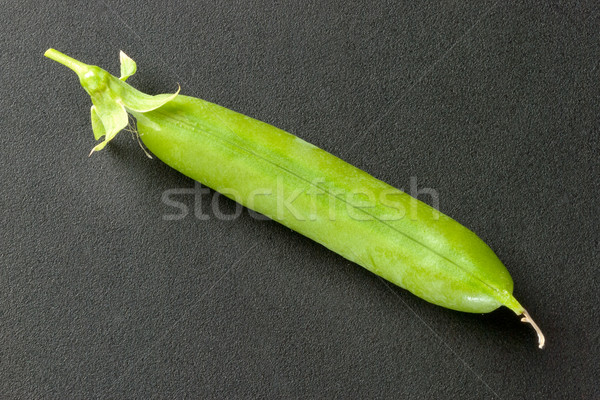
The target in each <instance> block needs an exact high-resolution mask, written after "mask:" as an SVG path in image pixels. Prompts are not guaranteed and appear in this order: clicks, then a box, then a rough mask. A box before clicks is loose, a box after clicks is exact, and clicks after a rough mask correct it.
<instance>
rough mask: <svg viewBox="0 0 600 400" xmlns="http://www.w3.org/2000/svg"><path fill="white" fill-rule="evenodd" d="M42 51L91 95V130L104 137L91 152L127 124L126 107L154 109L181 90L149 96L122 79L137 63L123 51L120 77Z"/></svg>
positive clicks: (144, 109) (138, 111) (128, 108)
mask: <svg viewBox="0 0 600 400" xmlns="http://www.w3.org/2000/svg"><path fill="white" fill-rule="evenodd" d="M44 55H45V56H47V57H49V58H51V59H53V60H55V61H57V62H59V63H61V64H63V65H65V66H67V67H69V68H71V69H72V70H73V71H74V72H75V73H76V74H77V75H78V76H79V80H80V82H81V85H82V86H83V88H84V89H85V90H86V92H88V94H89V95H90V97H91V98H92V104H93V106H92V108H91V111H90V114H91V120H92V130H93V131H94V137H95V138H96V140H99V139H101V138H102V137H104V140H103V141H102V142H101V143H99V144H97V145H96V146H95V147H94V148H93V149H92V151H91V152H90V154H92V153H93V152H94V151H97V150H101V149H103V148H104V147H105V146H106V144H107V143H108V142H109V141H111V140H112V139H113V138H114V137H115V136H116V135H117V133H119V132H120V131H121V130H122V129H123V128H125V127H126V126H127V125H128V122H129V117H128V116H127V112H128V111H129V112H136V113H145V112H149V111H152V110H155V109H157V108H159V107H161V106H162V105H164V104H165V103H167V102H169V101H171V100H173V99H174V98H175V97H176V96H177V95H178V94H179V91H180V90H181V88H178V89H177V92H175V93H172V94H159V95H156V96H150V95H148V94H145V93H142V92H140V91H139V90H137V89H135V88H133V87H131V86H130V85H129V84H127V83H125V80H126V79H127V78H128V77H130V76H131V75H133V74H134V73H135V72H136V70H137V66H136V63H135V61H133V60H132V59H131V58H130V57H129V56H127V55H126V54H125V53H124V52H123V51H121V53H120V60H121V77H120V78H116V77H114V76H113V75H111V74H109V73H108V72H106V71H104V70H103V69H101V68H99V67H96V66H94V65H88V64H84V63H82V62H80V61H77V60H75V59H73V58H71V57H69V56H67V55H65V54H62V53H61V52H59V51H57V50H54V49H48V50H47V51H46V53H44Z"/></svg>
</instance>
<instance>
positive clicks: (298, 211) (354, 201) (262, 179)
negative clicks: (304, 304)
mask: <svg viewBox="0 0 600 400" xmlns="http://www.w3.org/2000/svg"><path fill="white" fill-rule="evenodd" d="M45 55H46V56H47V57H49V58H51V59H53V60H55V61H58V62H59V63H61V64H63V65H65V66H67V67H69V68H71V69H72V70H73V71H75V72H76V73H77V75H78V76H79V79H80V81H81V85H82V86H83V87H84V89H85V90H86V91H87V92H88V93H89V95H90V96H91V98H92V103H93V106H92V110H91V118H92V128H93V130H94V135H95V137H96V139H101V138H104V139H103V141H102V142H101V143H100V144H98V145H97V146H96V147H94V148H93V149H92V152H93V151H96V150H100V149H102V148H103V147H104V146H105V145H106V144H107V143H108V142H109V141H110V140H111V139H112V138H114V136H115V135H116V134H117V133H118V132H119V131H120V130H122V129H123V128H124V127H125V126H127V123H128V117H127V112H129V113H130V114H132V115H133V116H134V117H135V119H136V120H137V130H138V133H139V137H140V139H141V140H142V142H143V143H144V144H145V145H146V147H147V148H148V149H149V150H150V151H151V152H152V153H153V154H154V155H156V156H157V157H158V158H159V159H161V160H162V161H163V162H165V163H166V164H168V165H170V166H171V167H173V168H175V169H177V170H178V171H180V172H182V173H183V174H185V175H187V176H189V177H191V178H193V179H195V180H197V181H199V182H202V183H203V184H205V185H207V186H209V187H211V188H213V189H214V190H216V191H218V192H221V193H223V194H224V195H226V196H228V197H230V198H232V199H233V200H235V201H237V202H239V203H241V204H242V205H244V206H246V207H248V208H250V209H252V210H255V211H257V212H259V213H262V214H264V215H266V216H268V217H269V218H271V219H273V220H275V221H278V222H280V223H281V224H283V225H285V226H287V227H289V228H291V229H293V230H295V231H297V232H299V233H301V234H303V235H305V236H307V237H309V238H311V239H313V240H315V241H316V242H318V243H321V244H322V245H324V246H326V247H327V248H329V249H331V250H333V251H335V252H336V253H338V254H340V255H342V256H343V257H345V258H347V259H348V260H351V261H353V262H355V263H357V264H359V265H361V266H363V267H364V268H366V269H368V270H369V271H372V272H373V273H375V274H377V275H379V276H381V277H383V278H385V279H386V280H388V281H390V282H392V283H394V284H396V285H398V286H400V287H402V288H405V289H407V290H409V291H411V292H412V293H414V294H415V295H417V296H419V297H421V298H423V299H425V300H427V301H429V302H431V303H433V304H437V305H440V306H443V307H447V308H450V309H453V310H458V311H464V312H471V313H487V312H490V311H493V310H495V309H497V308H498V307H500V306H502V305H504V306H506V307H508V308H510V309H511V310H513V311H514V312H515V313H516V314H517V315H523V318H522V320H523V321H524V322H529V323H531V324H532V325H533V327H534V328H535V330H536V332H537V333H538V337H539V347H540V348H542V347H543V346H544V336H543V334H542V332H541V331H540V329H539V328H538V326H537V325H536V324H535V322H533V320H532V319H531V318H530V316H529V314H528V313H527V311H526V310H525V309H524V308H523V307H522V306H521V305H520V304H519V302H518V301H517V300H516V299H515V298H514V297H513V295H512V291H513V281H512V279H511V277H510V275H509V273H508V271H507V270H506V268H505V267H504V265H503V264H502V262H501V261H500V260H499V259H498V257H497V256H496V255H495V254H494V252H493V251H492V250H491V249H490V248H489V247H488V246H487V245H486V244H485V243H484V242H483V241H482V240H481V239H479V238H478V237H477V236H476V235H475V234H474V233H473V232H471V231H470V230H469V229H467V228H465V227H464V226H462V225H461V224H459V223H458V222H456V221H454V220H453V219H452V218H450V217H448V216H446V215H444V214H442V213H440V212H439V211H437V210H435V209H434V208H432V207H430V206H428V205H426V204H425V203H422V202H420V201H418V200H417V199H415V198H413V197H411V196H409V195H407V194H406V193H404V192H402V191H400V190H398V189H395V188H394V187H392V186H390V185H388V184H386V183H384V182H382V181H379V180H377V179H375V178H373V177H372V176H370V175H368V174H367V173H366V172H364V171H362V170H360V169H358V168H356V167H354V166H352V165H350V164H348V163H346V162H344V161H342V160H340V159H339V158H337V157H335V156H333V155H331V154H330V153H327V152H326V151H324V150H322V149H320V148H318V147H316V146H314V145H312V144H310V143H307V142H305V141H304V140H302V139H300V138H298V137H296V136H294V135H291V134H289V133H287V132H284V131H282V130H281V129H278V128H275V127H273V126H271V125H269V124H266V123H264V122H261V121H258V120H255V119H253V118H250V117H247V116H245V115H242V114H239V113H237V112H234V111H231V110H229V109H226V108H224V107H221V106H218V105H216V104H213V103H209V102H207V101H204V100H200V99H197V98H194V97H188V96H183V95H178V93H179V90H178V91H177V93H174V94H162V95H158V96H149V95H147V94H144V93H142V92H140V91H138V90H136V89H134V88H133V87H131V86H130V85H128V84H127V83H125V80H126V79H127V77H129V76H131V75H132V74H133V73H135V71H136V65H135V62H134V61H133V60H131V59H130V58H129V57H127V56H126V55H125V54H124V53H123V52H121V77H120V78H116V77H114V76H112V75H110V74H109V73H108V72H106V71H104V70H102V69H100V68H99V67H96V66H91V65H87V64H84V63H81V62H79V61H77V60H74V59H72V58H70V57H68V56H66V55H64V54H62V53H60V52H58V51H56V50H54V49H49V50H48V51H47V52H46V53H45Z"/></svg>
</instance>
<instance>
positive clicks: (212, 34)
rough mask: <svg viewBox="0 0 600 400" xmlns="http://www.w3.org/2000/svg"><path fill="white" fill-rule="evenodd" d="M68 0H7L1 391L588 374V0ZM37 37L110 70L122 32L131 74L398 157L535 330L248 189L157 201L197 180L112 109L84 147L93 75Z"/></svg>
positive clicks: (592, 105) (468, 393)
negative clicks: (268, 206)
mask: <svg viewBox="0 0 600 400" xmlns="http://www.w3.org/2000/svg"><path fill="white" fill-rule="evenodd" d="M69 3H70V2H65V3H63V2H56V1H23V0H19V1H14V0H13V1H8V2H7V1H4V2H3V4H2V7H0V22H1V26H2V31H3V32H2V34H1V35H0V40H1V42H0V43H1V54H0V60H1V63H0V65H1V67H2V73H1V75H0V80H1V81H0V83H1V85H0V96H1V98H0V101H1V104H0V116H1V120H0V135H1V136H0V137H1V150H0V151H1V152H2V154H1V165H0V167H1V168H0V171H1V172H0V173H1V175H2V190H1V197H0V199H1V202H2V207H1V211H2V230H1V232H2V247H1V268H0V318H1V320H0V397H1V398H7V399H12V398H15V399H19V398H22V399H25V398H57V399H58V398H148V397H156V398H183V397H188V398H252V397H263V398H264V397H270V398H282V397H283V398H349V397H350V398H389V399H392V398H414V399H441V398H444V399H445V398H464V399H497V398H500V399H513V398H515V399H518V398H530V399H549V398H553V399H565V398H585V399H591V398H594V397H596V396H597V395H598V376H599V375H600V371H599V367H598V359H599V357H600V354H599V351H598V346H599V337H598V327H599V325H600V324H599V312H598V301H599V300H600V299H599V282H598V272H597V271H598V266H599V265H600V263H599V262H600V258H599V257H598V254H599V239H598V233H599V229H598V216H597V214H598V211H599V210H598V194H599V193H600V188H599V185H598V173H599V171H598V156H599V153H600V152H599V140H598V139H599V125H600V117H599V115H600V113H599V111H600V107H599V96H598V95H599V94H600V93H599V92H600V90H599V84H598V83H599V77H600V67H599V62H600V10H599V8H600V7H599V6H598V3H597V1H587V2H585V1H582V2H577V1H574V2H558V1H557V2H543V3H546V4H542V2H537V1H536V2H533V1H532V2H529V3H528V2H503V1H496V2H494V1H481V2H470V3H469V4H467V3H466V2H446V1H417V2H412V1H410V2H409V1H407V2H402V3H398V2H392V1H387V2H371V1H362V2H352V4H347V2H346V1H337V2H318V1H309V2H298V1H280V2H277V3H275V4H271V3H270V2H263V1H242V2H223V1H220V2H195V1H186V2H175V3H176V4H169V2H166V1H137V2H124V1H110V0H106V1H99V2H87V3H86V2H72V4H69ZM563 3H564V4H563ZM567 3H569V5H566V4H567ZM48 47H55V48H56V49H58V50H61V51H63V52H65V53H67V54H69V55H71V56H73V57H75V58H78V59H81V60H82V61H84V62H88V63H91V64H97V65H100V66H102V67H104V68H106V69H107V70H109V71H112V72H113V73H115V74H116V73H118V52H119V50H120V49H122V50H124V51H125V52H126V53H128V54H129V55H130V56H131V57H132V58H133V59H134V60H136V61H137V62H138V73H137V75H135V76H134V77H133V78H131V79H130V82H131V83H132V84H133V85H134V86H136V87H137V88H139V89H141V90H143V91H145V92H147V93H152V94H155V93H161V92H170V91H173V90H174V89H175V88H176V87H177V83H179V84H181V86H182V93H184V94H187V95H192V96H196V97H201V98H204V99H206V100H209V101H213V102H216V103H218V104H221V105H224V106H226V107H229V108H232V109H234V110H237V111H240V112H242V113H245V114H247V115H250V116H253V117H255V118H258V119H261V120H263V121H266V122H269V123H271V124H273V125H275V126H278V127H280V128H283V129H285V130H287V131H289V132H292V133H294V134H296V135H298V136H300V137H302V138H304V139H305V140H307V141H310V142H312V143H314V144H316V145H318V146H320V147H322V148H324V149H326V150H328V151H330V152H332V153H334V154H336V155H338V156H340V157H341V158H343V159H345V160H347V161H349V162H351V163H352V164H354V165H356V166H358V167H360V168H362V169H364V170H366V171H368V172H369V173H371V174H373V175H374V176H376V177H377V178H380V179H382V180H384V181H387V182H389V183H390V184H392V185H394V186H397V187H400V188H408V186H409V183H410V177H417V179H418V184H419V187H421V188H424V187H429V188H434V189H435V190H437V192H438V193H439V196H440V206H441V210H442V211H443V212H445V213H446V214H449V215H450V216H452V217H454V218H455V219H457V220H458V221H460V222H462V223H463V224H465V225H466V226H468V227H470V228H471V229H473V230H474V231H475V232H477V233H478V234H479V235H480V236H481V237H482V238H483V239H484V240H485V241H486V242H487V243H488V244H490V246H491V247H492V248H493V249H495V251H496V252H497V254H498V255H499V256H500V258H501V259H502V260H503V261H504V262H505V264H506V265H507V267H508V269H509V270H510V272H511V274H512V276H513V278H514V281H515V294H516V297H517V298H518V299H519V300H520V301H521V303H522V304H524V305H525V307H526V308H527V309H528V310H529V311H530V313H531V314H532V316H533V317H534V319H535V320H536V321H537V322H538V323H539V325H540V326H541V327H542V329H543V330H544V332H545V333H546V336H547V341H548V343H547V348H546V349H545V350H543V351H540V350H538V349H537V347H536V338H535V334H534V332H533V330H532V329H530V328H529V327H528V326H527V325H524V324H522V323H521V322H519V319H518V318H517V317H516V316H515V315H513V314H512V313H511V312H510V311H508V310H507V309H501V310H498V311H496V312H493V313H491V314H488V315H469V314H463V313H459V312H453V311H450V310H446V309H443V308H440V307H436V306H433V305H430V304H428V303H426V302H425V301H422V300H420V299H418V298H416V297H415V296H413V295H411V294H410V293H408V292H406V291H404V290H401V289H399V288H392V287H389V286H388V285H386V284H385V283H384V282H383V281H382V280H380V279H379V278H377V277H376V276H375V275H372V274H371V273H369V272H367V271H366V270H363V269H362V268H360V267H358V266H357V265H354V264H352V263H350V262H348V261H346V260H344V259H342V258H341V257H339V256H337V255H336V254H333V253H331V252H329V251H328V250H326V249H325V248H323V247H321V246H319V245H317V244H315V243H313V242H311V241H310V240H308V239H306V238H303V237H301V236H300V235H298V234H296V233H294V232H292V231H290V230H289V229H286V228H284V227H282V226H279V225H278V224H276V223H274V222H272V221H258V220H256V219H254V218H252V217H250V216H249V215H248V213H247V212H244V213H243V215H242V217H240V218H238V219H236V220H233V221H223V220H219V219H218V218H216V217H215V215H214V214H212V215H211V218H210V219H209V220H207V221H201V220H199V219H197V218H195V217H194V216H193V215H192V214H190V215H189V216H188V217H186V218H183V219H181V220H177V221H169V220H165V219H164V217H165V216H167V215H169V214H173V213H174V212H176V211H177V210H176V209H174V208H173V207H170V206H168V205H166V204H164V203H163V202H162V201H161V196H162V194H163V193H164V192H165V191H166V190H168V189H174V188H175V189H177V188H188V189H189V188H193V187H194V184H193V182H192V181H191V180H189V179H187V178H185V177H183V176H182V175H180V174H179V173H177V172H175V171H174V170H171V169H170V168H168V167H167V166H165V165H164V164H162V163H161V162H160V161H157V160H149V159H148V158H146V156H145V155H144V154H143V152H142V151H141V150H140V149H139V147H138V145H137V143H136V142H135V141H134V140H132V138H131V135H130V134H129V133H126V132H125V133H122V134H120V135H119V137H118V138H117V139H116V140H115V141H114V142H113V143H112V144H111V145H110V146H109V147H108V148H107V150H106V151H102V152H100V153H98V154H95V155H94V156H92V157H91V158H88V157H87V155H88V152H89V150H90V149H91V148H92V147H93V145H94V140H93V135H92V130H91V126H90V122H89V107H90V105H91V103H90V100H89V97H88V96H87V94H86V93H85V92H84V91H83V90H82V89H81V87H80V86H79V83H78V80H77V78H76V76H75V75H74V74H73V73H72V72H71V71H69V70H67V69H66V68H64V67H63V66H61V65H59V64H57V63H55V62H53V61H51V60H48V59H46V58H44V57H42V54H43V52H44V51H45V50H46V49H47V48H48ZM216 167H218V166H216ZM204 199H205V200H210V196H208V197H205V198H204ZM179 200H180V201H182V202H183V203H184V204H186V205H187V206H188V207H192V206H193V203H194V197H193V196H192V195H182V196H180V198H179ZM423 200H424V201H430V199H429V198H428V197H423ZM219 204H220V205H221V211H222V212H229V213H231V212H233V211H234V208H235V207H234V203H232V202H231V201H228V200H223V199H222V201H221V202H220V203H219ZM596 398H597V397H596Z"/></svg>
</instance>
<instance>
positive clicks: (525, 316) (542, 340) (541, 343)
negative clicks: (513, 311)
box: [521, 309, 546, 349]
mask: <svg viewBox="0 0 600 400" xmlns="http://www.w3.org/2000/svg"><path fill="white" fill-rule="evenodd" d="M522 315H523V318H521V321H522V322H526V323H528V324H531V326H533V329H535V332H536V333H537V335H538V342H539V346H538V347H539V348H540V349H543V348H544V346H545V345H546V338H545V337H544V334H543V333H542V330H541V329H540V327H539V326H537V324H536V323H535V321H534V320H533V319H532V318H531V316H530V315H529V313H528V312H527V310H525V309H523V313H522Z"/></svg>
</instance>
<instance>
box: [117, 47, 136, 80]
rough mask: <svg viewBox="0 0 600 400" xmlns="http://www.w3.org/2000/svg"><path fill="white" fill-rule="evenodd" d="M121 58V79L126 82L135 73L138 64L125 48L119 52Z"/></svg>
mask: <svg viewBox="0 0 600 400" xmlns="http://www.w3.org/2000/svg"><path fill="white" fill-rule="evenodd" d="M119 59H120V60H121V77H120V78H119V79H120V80H122V81H123V82H125V81H126V80H127V78H129V77H130V76H131V75H133V74H135V71H137V64H136V63H135V61H133V60H132V59H131V57H129V56H128V55H127V54H125V52H123V50H121V53H119Z"/></svg>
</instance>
